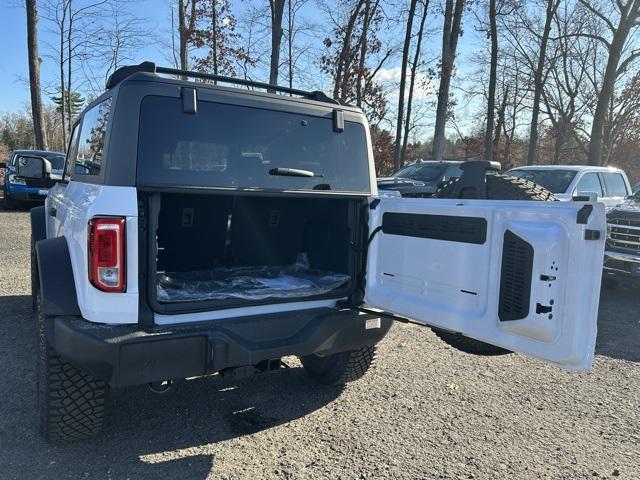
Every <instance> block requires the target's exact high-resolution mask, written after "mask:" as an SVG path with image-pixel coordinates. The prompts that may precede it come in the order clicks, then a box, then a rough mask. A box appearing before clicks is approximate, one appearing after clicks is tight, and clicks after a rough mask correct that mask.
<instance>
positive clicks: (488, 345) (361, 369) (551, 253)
mask: <svg viewBox="0 0 640 480" xmlns="http://www.w3.org/2000/svg"><path fill="white" fill-rule="evenodd" d="M189 78H195V79H198V80H200V81H195V82H194V81H190V80H188V79H189ZM223 82H226V83H231V84H235V85H236V86H241V87H246V88H229V87H222V86H220V85H219V84H220V83H223ZM260 90H267V92H261V91H260ZM38 162H42V163H43V164H42V165H39V164H38ZM44 162H45V160H44V159H39V158H38V157H33V158H32V159H31V160H30V163H31V164H30V165H28V167H29V168H28V169H27V168H26V166H25V169H24V171H23V172H22V173H23V175H25V176H31V177H39V176H45V175H46V173H45V172H46V166H45V165H44ZM488 165H489V164H488V163H484V162H470V163H469V164H465V165H463V166H462V170H463V173H462V176H461V177H460V178H459V179H454V180H453V181H451V182H450V183H449V184H447V185H445V186H444V187H442V188H441V190H440V191H439V192H438V195H437V196H438V197H440V198H434V199H422V198H415V199H413V198H390V197H389V198H388V197H383V198H380V197H378V194H377V188H376V181H375V180H376V179H375V170H374V162H373V151H372V147H371V139H370V135H369V129H368V125H367V120H366V118H365V116H364V115H363V113H362V112H361V111H360V110H358V109H356V108H353V107H350V106H348V105H341V104H339V103H338V102H336V101H334V100H332V99H330V98H328V97H326V96H325V95H323V94H322V93H321V92H305V91H301V90H295V89H289V88H282V87H273V86H269V85H266V84H261V83H255V82H249V81H246V80H237V79H229V78H226V77H213V76H210V75H205V74H200V73H195V72H185V71H178V70H174V69H169V68H162V67H156V66H155V65H154V64H152V63H150V62H145V63H142V64H140V65H136V66H130V67H124V68H121V69H119V70H117V71H116V72H115V73H114V74H113V75H112V76H111V78H110V79H109V81H108V82H107V88H106V91H105V93H103V94H102V95H101V96H100V97H98V98H97V99H96V100H95V101H93V102H92V103H91V104H90V105H89V106H88V107H87V108H86V109H85V111H84V112H83V113H82V114H81V115H80V117H79V119H78V121H77V122H76V124H75V125H74V127H73V133H72V135H71V139H70V143H69V147H68V151H67V155H66V166H65V173H64V177H63V179H62V180H61V181H59V182H58V183H57V184H56V185H55V186H54V187H53V188H52V189H51V191H50V193H49V196H48V198H47V200H46V204H45V205H44V206H43V207H37V208H35V209H33V210H31V228H32V239H33V240H32V270H31V271H32V273H31V274H32V288H33V298H34V308H35V309H36V311H37V319H38V332H39V359H38V404H39V414H40V427H41V431H42V433H43V435H44V436H45V437H46V438H47V439H50V440H67V439H79V438H80V439H81V438H87V437H90V436H92V435H94V434H96V433H97V432H98V431H99V430H100V428H101V426H102V423H103V417H104V415H105V408H106V405H107V400H108V397H109V391H110V389H113V388H119V387H124V386H129V385H139V384H152V385H156V388H159V387H158V384H159V382H162V384H165V383H166V382H168V381H171V380H177V379H184V378H190V377H197V376H204V375H210V374H213V373H220V374H222V375H227V374H234V372H235V373H238V372H241V373H248V372H258V371H268V370H272V369H274V368H278V367H280V365H281V358H282V357H284V356H290V355H296V356H299V357H300V359H301V361H302V364H303V366H304V368H305V370H306V371H307V372H308V374H309V375H310V376H311V377H312V378H313V379H316V380H317V381H319V382H321V383H330V384H336V383H344V382H347V381H351V380H355V379H357V378H359V377H361V376H362V375H363V374H364V373H365V372H366V371H367V369H368V368H369V366H370V364H371V362H372V360H373V357H374V354H375V346H376V344H377V343H378V342H379V341H380V340H381V339H382V338H383V337H384V336H385V334H386V333H387V331H388V330H389V327H390V325H391V324H392V323H393V321H394V320H401V321H405V322H406V321H410V322H413V323H416V324H420V325H425V326H429V327H431V328H433V329H434V331H435V332H436V334H437V335H438V336H439V337H440V338H442V339H443V340H444V341H446V342H448V343H449V344H451V345H453V346H455V347H456V348H459V349H462V350H464V351H467V352H471V353H476V354H500V353H510V352H520V353H524V354H528V355H531V356H534V357H537V358H539V359H542V360H546V361H548V362H551V363H553V364H555V365H558V366H560V367H563V368H566V369H569V370H574V371H576V370H585V369H589V368H590V367H591V362H592V357H593V353H594V346H595V339H596V319H597V310H598V301H599V287H600V280H601V270H602V260H603V252H604V242H605V214H604V209H603V207H602V205H601V204H599V203H595V202H593V201H590V200H589V201H585V202H553V201H548V202H544V201H539V200H552V199H553V197H552V195H551V194H549V193H548V192H546V191H544V190H543V189H541V188H539V187H537V186H536V185H535V184H533V183H531V182H528V181H526V180H523V179H516V178H512V177H504V176H500V175H495V174H491V175H486V176H485V173H486V172H485V171H486V169H487V166H488ZM27 170H28V171H27ZM425 355H429V352H425ZM416 368H418V364H416Z"/></svg>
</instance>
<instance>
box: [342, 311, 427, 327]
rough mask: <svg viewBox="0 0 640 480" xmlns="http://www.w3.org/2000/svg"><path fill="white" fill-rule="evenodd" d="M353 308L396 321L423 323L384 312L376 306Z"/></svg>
mask: <svg viewBox="0 0 640 480" xmlns="http://www.w3.org/2000/svg"><path fill="white" fill-rule="evenodd" d="M355 309H356V310H358V311H359V312H362V313H368V314H370V315H377V316H378V317H384V318H388V319H390V320H394V321H396V322H402V323H413V324H415V325H420V326H424V325H422V323H418V322H414V321H413V320H409V319H408V318H404V317H400V316H398V315H394V314H393V313H389V312H385V311H384V310H380V309H378V308H371V307H355Z"/></svg>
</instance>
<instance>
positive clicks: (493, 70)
mask: <svg viewBox="0 0 640 480" xmlns="http://www.w3.org/2000/svg"><path fill="white" fill-rule="evenodd" d="M497 15H498V9H497V7H496V0H489V38H490V39H491V61H490V64H489V91H488V95H487V125H486V130H485V134H484V159H485V160H487V161H491V160H493V132H494V128H495V126H494V122H495V119H494V118H495V111H496V82H497V75H498V22H497V18H496V17H497Z"/></svg>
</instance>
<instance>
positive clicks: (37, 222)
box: [29, 205, 47, 242]
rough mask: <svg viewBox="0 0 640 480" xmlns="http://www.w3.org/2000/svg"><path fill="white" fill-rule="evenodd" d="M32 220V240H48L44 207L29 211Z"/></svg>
mask: <svg viewBox="0 0 640 480" xmlns="http://www.w3.org/2000/svg"><path fill="white" fill-rule="evenodd" d="M29 217H30V219H31V239H32V240H33V242H38V241H40V240H44V239H45V238H47V223H46V218H45V217H46V213H45V209H44V205H40V206H39V207H34V208H32V209H31V210H30V211H29Z"/></svg>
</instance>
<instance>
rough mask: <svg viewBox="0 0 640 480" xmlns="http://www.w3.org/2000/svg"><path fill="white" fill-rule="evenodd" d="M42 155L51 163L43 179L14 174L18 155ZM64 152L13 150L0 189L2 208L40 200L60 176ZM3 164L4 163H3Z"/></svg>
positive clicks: (10, 207) (8, 208)
mask: <svg viewBox="0 0 640 480" xmlns="http://www.w3.org/2000/svg"><path fill="white" fill-rule="evenodd" d="M24 156H37V157H43V158H45V159H46V160H48V161H49V163H50V164H51V172H50V175H47V176H46V178H43V179H29V178H27V179H24V178H20V177H19V176H18V175H17V174H16V162H17V161H18V159H19V158H20V157H24ZM64 158H65V154H64V153H60V152H49V151H44V150H13V151H12V152H11V153H10V154H9V158H8V159H7V163H6V169H7V170H6V172H5V175H4V182H3V184H2V191H3V197H4V208H5V209H7V210H10V209H12V208H14V207H15V206H16V205H17V204H20V203H35V202H42V201H43V200H44V199H45V198H46V196H47V193H49V189H50V188H51V187H53V185H54V184H55V182H56V180H60V179H61V178H62V170H63V168H64ZM3 166H4V165H3Z"/></svg>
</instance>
